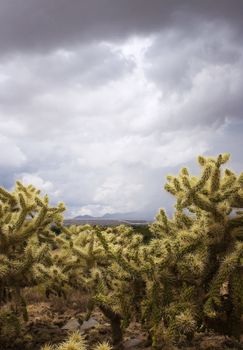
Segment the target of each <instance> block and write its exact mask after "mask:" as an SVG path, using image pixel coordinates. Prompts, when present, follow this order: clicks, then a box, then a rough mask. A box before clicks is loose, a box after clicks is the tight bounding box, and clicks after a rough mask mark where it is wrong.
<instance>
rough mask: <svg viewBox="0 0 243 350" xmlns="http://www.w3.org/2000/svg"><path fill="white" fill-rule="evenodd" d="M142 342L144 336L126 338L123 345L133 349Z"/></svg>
mask: <svg viewBox="0 0 243 350" xmlns="http://www.w3.org/2000/svg"><path fill="white" fill-rule="evenodd" d="M142 343H143V339H142V338H132V339H129V340H126V341H125V342H124V344H123V345H124V348H125V349H133V348H134V347H136V346H139V345H141V344H142Z"/></svg>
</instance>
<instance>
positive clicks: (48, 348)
mask: <svg viewBox="0 0 243 350" xmlns="http://www.w3.org/2000/svg"><path fill="white" fill-rule="evenodd" d="M87 349H88V346H87V342H86V340H85V339H84V338H83V336H82V335H80V334H79V333H78V332H74V333H72V334H71V335H70V336H69V337H68V339H67V340H66V341H65V342H63V343H61V344H59V345H56V346H55V345H44V346H43V347H42V348H41V350H87ZM93 350H111V347H110V345H109V343H107V342H104V343H100V344H98V345H96V346H95V347H94V349H93Z"/></svg>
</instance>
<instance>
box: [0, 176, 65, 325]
mask: <svg viewBox="0 0 243 350" xmlns="http://www.w3.org/2000/svg"><path fill="white" fill-rule="evenodd" d="M64 209H65V208H64V205H63V204H62V203H60V204H59V205H58V207H55V208H52V207H50V206H49V204H48V197H47V196H45V197H43V198H42V197H41V196H40V191H38V190H37V189H36V188H34V187H33V186H31V185H29V186H24V185H22V184H21V183H20V182H17V183H16V187H15V189H14V191H12V192H8V191H7V190H5V189H3V188H0V304H4V303H6V302H8V301H11V302H12V307H13V306H14V307H15V308H16V310H15V311H16V313H17V314H20V313H21V314H22V315H23V316H24V319H27V310H26V304H25V300H24V298H23V296H22V292H21V291H22V289H23V288H25V287H31V286H34V285H37V284H39V283H40V282H43V281H44V280H45V279H46V278H47V275H48V273H47V272H46V275H44V274H43V271H48V269H49V267H50V266H51V265H52V262H51V254H50V250H51V245H50V242H54V241H53V237H52V236H53V234H52V231H51V229H50V228H51V225H52V224H57V225H59V224H60V223H61V222H62V212H63V211H64Z"/></svg>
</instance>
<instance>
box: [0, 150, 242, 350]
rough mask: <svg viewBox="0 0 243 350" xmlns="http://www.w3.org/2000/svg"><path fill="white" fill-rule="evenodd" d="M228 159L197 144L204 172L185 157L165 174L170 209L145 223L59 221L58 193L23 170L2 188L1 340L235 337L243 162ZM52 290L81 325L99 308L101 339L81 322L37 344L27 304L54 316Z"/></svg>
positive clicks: (236, 342) (160, 345) (162, 343)
mask: <svg viewBox="0 0 243 350" xmlns="http://www.w3.org/2000/svg"><path fill="white" fill-rule="evenodd" d="M228 160H229V155H228V154H220V155H219V156H218V157H202V156H200V157H198V163H199V166H200V167H201V173H200V175H199V176H194V175H192V174H190V173H189V170H188V169H187V168H183V169H181V171H180V173H179V174H178V175H177V176H172V175H169V176H168V177H167V183H166V184H165V190H166V191H168V192H169V193H170V194H171V195H172V196H174V197H175V210H174V214H173V217H172V218H170V217H168V216H167V214H166V212H165V210H163V209H160V211H159V213H158V215H157V217H156V220H155V221H154V222H153V223H152V224H151V225H150V227H149V230H148V231H147V232H146V234H144V232H138V231H136V232H135V230H134V229H133V228H132V227H130V226H126V225H120V226H117V227H102V228H101V227H98V226H95V227H92V226H90V225H83V226H74V225H73V226H69V227H65V226H64V225H63V212H64V210H65V206H64V204H63V203H60V204H59V205H58V206H56V207H51V206H50V205H49V201H48V197H47V196H45V197H42V196H41V195H40V192H39V191H38V190H37V189H36V188H34V187H33V186H31V185H29V186H24V185H23V184H21V183H20V182H17V183H16V187H15V189H14V190H13V191H11V192H9V191H7V190H6V189H4V188H0V262H1V265H0V305H1V311H0V344H1V346H2V348H3V349H8V348H9V349H10V348H16V349H18V348H19V349H20V348H21V349H23V348H26V349H27V348H31V349H40V348H41V349H42V350H51V349H56V350H84V349H89V348H92V349H96V350H102V349H104V350H106V349H111V348H114V349H122V348H124V347H126V341H127V335H131V333H134V334H135V333H136V332H137V333H139V334H140V335H142V336H143V342H141V344H140V345H138V344H137V345H133V346H134V347H136V346H138V347H139V346H140V348H145V347H147V348H155V349H178V348H182V349H187V348H188V349H189V348H193V347H194V349H200V348H201V347H200V346H201V345H200V344H199V343H197V342H198V339H199V338H200V337H203V336H204V335H205V336H206V335H208V334H213V335H214V336H217V335H223V336H224V338H223V339H224V342H223V343H221V345H220V346H221V349H223V348H225V349H226V348H229V347H231V348H235V349H240V348H242V345H241V340H242V339H241V335H242V314H243V173H242V174H239V175H236V174H235V173H234V172H233V171H231V170H229V169H228V168H226V166H225V164H226V163H227V161H228ZM57 229H58V230H57ZM57 231H58V233H57ZM74 295H75V298H74V297H73V296H74ZM73 299H74V300H73ZM48 300H49V302H50V303H51V304H50V305H51V307H52V308H53V307H56V308H57V310H58V311H59V312H61V313H62V314H64V313H65V312H66V311H67V309H68V310H69V317H70V318H72V317H74V316H75V317H76V319H77V320H78V322H79V323H80V326H82V324H84V323H85V322H88V320H90V319H91V317H93V315H98V316H97V317H98V318H100V320H101V321H100V323H99V327H100V333H99V332H98V333H99V336H100V338H99V337H98V339H95V342H96V344H95V345H94V344H93V340H92V336H91V339H88V341H87V339H86V338H85V332H84V334H82V335H80V333H79V332H78V331H76V332H74V333H72V332H71V334H69V335H68V332H67V334H66V333H65V334H64V333H63V334H62V336H63V337H64V338H63V339H61V338H60V341H59V342H58V340H57V339H54V338H53V337H50V339H44V340H48V342H49V344H45V345H44V344H42V345H41V344H40V343H38V344H35V339H34V338H33V334H31V332H30V330H31V327H33V326H34V321H33V308H34V307H33V305H34V304H36V305H37V306H36V309H38V307H39V308H42V307H43V310H45V312H43V314H42V312H41V315H39V321H41V320H42V321H43V318H44V317H46V319H47V320H48V322H50V323H51V322H52V321H53V314H52V316H50V317H49V319H48V315H47V311H46V309H45V307H44V306H43V305H44V303H45V302H48ZM70 300H72V305H70ZM49 311H50V310H49ZM52 312H54V311H53V309H52ZM64 321H65V320H64ZM102 322H103V323H105V324H106V325H107V324H108V327H109V330H107V332H106V331H105V332H104V330H103V331H102V329H101V328H102V327H101V326H102ZM100 324H101V326H100ZM26 325H28V327H29V328H28V331H29V333H28V332H27V331H26ZM60 325H62V323H61V322H60ZM99 327H98V328H99ZM133 327H135V328H136V330H135V329H134V328H133ZM59 328H60V327H59ZM77 328H78V329H79V326H77ZM63 329H65V327H64V328H63ZM70 330H71V331H72V329H70V328H69V331H70ZM43 332H45V330H44V329H43ZM44 338H45V337H44ZM96 338H97V335H96ZM200 339H201V338H200ZM220 339H221V338H220ZM44 340H43V342H44ZM221 340H222V339H221ZM54 343H55V344H54ZM98 343H99V344H98ZM109 344H110V345H109ZM195 344H197V345H195ZM222 344H223V345H222ZM204 345H205V344H204ZM210 346H211V345H210ZM210 346H209V347H208V348H207V349H214V348H215V347H214V348H213V347H211V348H210ZM130 348H133V347H130ZM205 349H206V347H205ZM215 349H216V348H215ZM217 349H220V347H219V348H217Z"/></svg>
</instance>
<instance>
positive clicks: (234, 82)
mask: <svg viewBox="0 0 243 350" xmlns="http://www.w3.org/2000/svg"><path fill="white" fill-rule="evenodd" d="M222 33H223V35H224V36H225V42H224V44H223V45H220V44H218V39H219V37H220V34H219V33H218V32H215V33H213V32H212V33H211V37H210V40H209V41H208V32H207V31H203V32H202V33H201V36H200V38H198V39H197V40H196V39H195V36H194V35H192V37H190V36H187V37H186V38H185V37H184V34H185V33H183V35H182V34H181V32H180V33H178V32H174V31H173V30H172V31H167V30H166V31H162V32H161V33H158V35H157V36H156V35H153V36H152V35H148V36H144V37H143V36H140V38H136V37H134V36H133V37H131V38H130V39H129V40H128V41H125V42H112V41H106V42H104V41H100V42H96V43H94V42H92V43H86V44H84V45H77V46H72V47H70V46H69V47H68V48H67V47H63V48H61V49H60V48H59V49H55V50H53V51H49V52H46V53H43V52H42V53H38V54H36V53H35V54H27V53H25V54H21V53H20V54H19V55H16V56H9V58H8V60H2V62H1V66H0V128H1V129H0V132H1V135H2V136H1V137H0V147H1V149H2V150H4V152H1V153H0V165H1V167H2V168H4V167H5V169H7V168H9V169H10V168H11V171H7V170H6V171H5V172H4V176H5V178H8V181H6V183H8V184H9V182H10V181H13V180H14V179H16V178H20V179H22V181H24V182H25V183H33V184H34V185H35V186H37V187H39V188H41V189H42V190H43V192H47V193H49V195H50V197H53V198H54V200H64V201H65V202H66V203H67V205H68V207H69V212H68V215H70V216H71V215H74V214H78V213H80V214H93V215H102V214H105V213H106V212H107V211H109V212H116V211H119V212H120V211H124V212H128V211H136V210H141V211H150V210H151V211H154V210H155V209H156V208H157V207H158V206H159V205H160V201H161V196H162V195H161V193H162V192H161V191H160V188H161V184H162V183H163V180H164V176H165V174H166V173H167V172H170V171H173V172H175V171H176V170H178V168H179V167H180V166H182V165H184V164H191V162H192V161H194V159H195V157H196V156H197V154H199V153H214V150H216V149H217V152H218V148H217V147H216V146H215V145H216V144H217V143H218V144H222V142H221V141H222V140H223V138H224V135H225V133H226V131H225V130H226V129H225V128H226V126H227V128H230V127H231V123H233V122H236V121H238V122H240V120H241V119H242V114H241V113H242V109H243V106H242V98H241V92H242V87H243V79H242V71H243V61H242V57H243V50H242V48H241V47H236V44H235V42H232V41H231V40H230V39H231V36H230V33H229V32H228V29H227V28H223V29H222ZM183 38H184V39H183ZM222 57H223V58H222ZM227 130H228V129H227ZM227 135H228V136H227V137H228V138H229V139H230V140H227V143H228V144H232V145H233V139H231V138H230V133H228V134H227ZM220 140H221V141H220ZM232 147H233V146H232ZM224 151H227V150H224ZM237 152H238V151H236V153H237ZM237 154H238V153H237ZM1 171H2V169H1Z"/></svg>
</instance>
